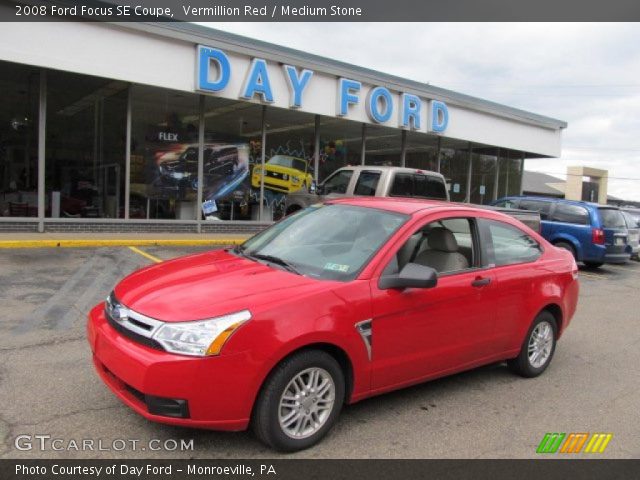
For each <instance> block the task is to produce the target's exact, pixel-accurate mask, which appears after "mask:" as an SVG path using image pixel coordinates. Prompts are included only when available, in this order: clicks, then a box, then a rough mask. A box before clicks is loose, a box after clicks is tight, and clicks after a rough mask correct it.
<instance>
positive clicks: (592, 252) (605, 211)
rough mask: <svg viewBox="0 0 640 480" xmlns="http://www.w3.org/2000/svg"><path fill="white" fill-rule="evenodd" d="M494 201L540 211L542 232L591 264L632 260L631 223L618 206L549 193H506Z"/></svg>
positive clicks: (544, 235) (512, 206)
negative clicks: (629, 228)
mask: <svg viewBox="0 0 640 480" xmlns="http://www.w3.org/2000/svg"><path fill="white" fill-rule="evenodd" d="M493 205H496V206H499V207H507V208H518V209H522V210H535V211H538V212H540V219H541V222H540V223H541V232H540V233H541V234H542V236H543V237H544V238H546V239H547V240H548V241H549V242H551V243H553V244H554V245H555V246H556V247H560V248H564V249H566V250H569V251H570V252H571V253H573V256H574V257H575V259H576V261H579V262H584V264H585V265H587V266H588V267H599V266H601V265H602V264H603V263H624V262H626V261H627V260H629V257H630V251H629V248H628V231H627V225H626V222H625V219H624V216H623V215H622V212H621V211H620V209H619V208H617V207H609V206H606V205H598V204H595V203H590V202H580V201H574V200H564V199H557V198H545V197H524V196H523V197H504V198H501V199H499V200H497V201H495V202H494V203H493Z"/></svg>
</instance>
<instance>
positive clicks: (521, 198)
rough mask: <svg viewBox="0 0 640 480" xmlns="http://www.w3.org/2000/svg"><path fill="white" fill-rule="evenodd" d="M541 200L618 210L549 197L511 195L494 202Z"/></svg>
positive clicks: (614, 207)
mask: <svg viewBox="0 0 640 480" xmlns="http://www.w3.org/2000/svg"><path fill="white" fill-rule="evenodd" d="M509 199H512V200H542V201H544V202H550V203H551V202H556V203H567V204H569V205H579V206H583V207H584V206H588V207H594V208H612V209H614V210H618V209H619V208H618V207H616V206H615V205H600V204H599V203H595V202H585V201H584V200H568V199H566V198H551V197H541V196H537V195H511V196H508V197H502V198H499V199H498V200H496V202H499V201H501V200H509Z"/></svg>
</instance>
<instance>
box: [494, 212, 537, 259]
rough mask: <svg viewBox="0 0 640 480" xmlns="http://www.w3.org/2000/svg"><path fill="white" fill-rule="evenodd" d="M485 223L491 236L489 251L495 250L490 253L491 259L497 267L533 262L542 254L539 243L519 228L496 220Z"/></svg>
mask: <svg viewBox="0 0 640 480" xmlns="http://www.w3.org/2000/svg"><path fill="white" fill-rule="evenodd" d="M485 222H486V223H487V224H488V229H489V235H490V236H491V243H492V248H490V249H489V250H493V251H489V258H492V257H493V263H494V264H495V265H496V267H499V266H502V265H514V264H516V263H527V262H533V261H534V260H537V259H538V257H539V256H540V255H541V254H542V249H541V248H540V245H539V244H538V242H536V241H535V240H534V239H533V238H532V237H531V236H529V235H528V234H526V233H525V232H523V231H522V230H520V229H519V228H517V227H514V226H513V225H509V224H507V223H502V222H498V221H495V220H486V221H485Z"/></svg>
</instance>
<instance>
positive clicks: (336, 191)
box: [285, 165, 449, 215]
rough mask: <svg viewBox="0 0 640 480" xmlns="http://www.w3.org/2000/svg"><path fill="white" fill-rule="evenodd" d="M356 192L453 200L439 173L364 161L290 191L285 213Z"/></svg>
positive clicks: (365, 194) (352, 194)
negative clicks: (450, 198)
mask: <svg viewBox="0 0 640 480" xmlns="http://www.w3.org/2000/svg"><path fill="white" fill-rule="evenodd" d="M354 196H372V197H415V198H425V199H432V200H434V199H435V200H444V201H448V200H449V192H448V191H447V184H446V182H445V179H444V177H443V176H442V175H441V174H439V173H436V172H431V171H428V170H418V169H415V168H403V167H383V166H375V165H366V166H364V165H362V166H356V167H344V168H340V169H338V170H336V171H335V172H333V173H332V174H331V175H329V177H327V179H326V180H325V181H324V182H322V183H321V184H319V185H317V186H315V185H312V186H311V189H310V191H309V192H306V191H304V189H303V190H301V191H299V192H296V193H292V194H290V195H289V196H288V197H287V200H286V206H285V213H286V215H289V214H290V213H293V212H295V211H297V210H300V209H302V208H306V207H308V206H309V205H313V204H314V203H318V202H322V201H324V200H330V199H332V198H339V197H354Z"/></svg>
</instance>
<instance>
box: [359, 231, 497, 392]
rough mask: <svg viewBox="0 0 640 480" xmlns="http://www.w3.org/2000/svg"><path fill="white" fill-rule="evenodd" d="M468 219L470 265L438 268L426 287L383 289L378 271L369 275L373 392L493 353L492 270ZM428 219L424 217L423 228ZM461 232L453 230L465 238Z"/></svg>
mask: <svg viewBox="0 0 640 480" xmlns="http://www.w3.org/2000/svg"><path fill="white" fill-rule="evenodd" d="M441 220H442V219H441ZM467 220H468V222H469V226H470V232H469V233H468V236H469V241H468V243H469V244H470V245H467V248H469V247H472V248H473V255H472V256H473V258H472V259H471V260H470V261H469V265H468V268H466V269H463V270H459V271H457V272H451V273H439V277H438V284H437V286H435V287H434V288H428V289H419V288H408V289H404V290H397V289H386V290H381V289H380V288H379V287H378V279H379V276H378V277H377V278H372V280H371V292H372V323H371V328H372V355H371V360H372V379H371V383H372V389H373V390H374V391H375V390H379V391H381V390H386V389H390V388H392V387H396V386H400V385H403V384H411V383H417V382H419V381H421V380H424V379H427V378H429V377H436V376H439V375H443V374H445V373H447V372H452V371H455V370H462V369H464V368H466V367H471V366H473V365H474V364H480V363H482V361H483V360H486V359H487V358H488V357H491V356H492V355H493V354H494V351H495V347H496V345H495V344H496V339H495V313H496V305H495V303H494V302H495V294H496V285H495V279H494V274H493V272H492V271H491V269H487V268H484V267H483V265H482V263H483V256H482V255H480V254H479V252H480V248H479V247H480V245H479V237H480V236H479V235H478V234H477V228H476V222H475V221H474V220H472V219H467ZM431 224H433V222H430V223H427V222H425V225H426V228H429V225H431ZM418 228H419V227H418ZM423 228H424V227H423ZM465 235H466V234H462V233H458V234H456V236H457V238H459V239H462V240H463V241H464V238H465ZM410 238H411V237H409V236H407V239H410ZM402 248H404V247H401V248H400V250H399V252H400V251H401V250H402ZM411 248H412V249H414V248H415V247H414V246H413V245H412V246H411ZM459 248H460V250H462V249H463V248H465V247H463V246H460V247H459ZM391 261H395V260H393V257H392V260H391ZM416 263H421V262H416Z"/></svg>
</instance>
